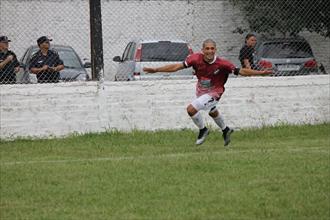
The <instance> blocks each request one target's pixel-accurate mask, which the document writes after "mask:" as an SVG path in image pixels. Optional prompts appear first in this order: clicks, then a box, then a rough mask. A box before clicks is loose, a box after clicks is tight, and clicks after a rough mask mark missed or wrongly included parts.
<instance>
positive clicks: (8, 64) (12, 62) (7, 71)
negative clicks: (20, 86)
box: [0, 36, 20, 84]
mask: <svg viewBox="0 0 330 220" xmlns="http://www.w3.org/2000/svg"><path fill="white" fill-rule="evenodd" d="M9 42H11V41H10V40H8V37H7V36H0V84H13V83H16V73H17V72H18V71H19V68H20V67H19V62H18V60H17V57H16V55H15V53H14V52H13V51H10V50H8V48H9Z"/></svg>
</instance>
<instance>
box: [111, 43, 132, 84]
mask: <svg viewBox="0 0 330 220" xmlns="http://www.w3.org/2000/svg"><path fill="white" fill-rule="evenodd" d="M134 50H135V43H134V42H130V43H128V44H127V46H126V48H125V50H124V53H123V55H122V58H121V62H120V63H119V64H118V68H117V74H116V79H115V80H116V81H128V80H132V78H133V72H134V68H135V61H134Z"/></svg>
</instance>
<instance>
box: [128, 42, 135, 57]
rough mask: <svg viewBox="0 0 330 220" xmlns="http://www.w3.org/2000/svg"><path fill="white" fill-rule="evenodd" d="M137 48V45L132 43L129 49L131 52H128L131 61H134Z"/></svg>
mask: <svg viewBox="0 0 330 220" xmlns="http://www.w3.org/2000/svg"><path fill="white" fill-rule="evenodd" d="M135 47H136V43H134V42H132V45H131V47H130V48H129V52H128V55H127V57H128V59H129V60H133V59H134V51H135Z"/></svg>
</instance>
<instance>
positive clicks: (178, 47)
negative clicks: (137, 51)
mask: <svg viewBox="0 0 330 220" xmlns="http://www.w3.org/2000/svg"><path fill="white" fill-rule="evenodd" d="M188 55H189V49H188V45H187V44H186V43H174V42H166V41H165V42H155V43H144V44H143V45H142V55H141V61H144V62H146V61H149V62H150V61H155V62H157V61H184V60H185V59H186V57H187V56H188Z"/></svg>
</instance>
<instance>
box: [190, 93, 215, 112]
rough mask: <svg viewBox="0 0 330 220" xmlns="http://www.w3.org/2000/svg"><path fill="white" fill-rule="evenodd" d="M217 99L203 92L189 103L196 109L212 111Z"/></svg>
mask: <svg viewBox="0 0 330 220" xmlns="http://www.w3.org/2000/svg"><path fill="white" fill-rule="evenodd" d="M218 102H219V101H218V100H216V99H215V98H213V97H212V96H210V95H209V94H204V95H201V96H199V97H198V98H196V99H195V100H193V101H192V102H191V105H192V106H194V108H195V109H196V110H197V111H200V110H210V111H213V110H214V109H216V108H215V107H216V105H217V104H218Z"/></svg>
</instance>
